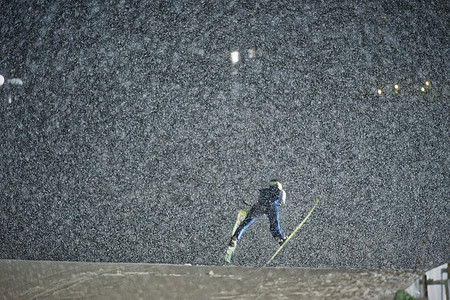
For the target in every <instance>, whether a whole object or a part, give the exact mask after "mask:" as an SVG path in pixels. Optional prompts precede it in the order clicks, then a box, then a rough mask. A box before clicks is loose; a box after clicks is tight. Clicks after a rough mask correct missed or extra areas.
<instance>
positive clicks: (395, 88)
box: [394, 84, 399, 94]
mask: <svg viewBox="0 0 450 300" xmlns="http://www.w3.org/2000/svg"><path fill="white" fill-rule="evenodd" d="M398 89H399V86H398V84H394V93H395V94H398Z"/></svg>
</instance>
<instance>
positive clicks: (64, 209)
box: [0, 0, 450, 269]
mask: <svg viewBox="0 0 450 300" xmlns="http://www.w3.org/2000/svg"><path fill="white" fill-rule="evenodd" d="M58 2H60V1H58ZM273 2H276V3H273ZM0 4H1V12H0V74H2V75H3V76H4V77H5V78H6V79H7V80H8V79H11V78H20V79H21V80H22V81H23V85H17V84H16V85H14V84H13V83H14V82H11V81H9V82H6V83H5V85H3V86H2V87H1V88H0V99H1V104H0V109H1V114H0V141H1V147H0V258H4V259H5V258H13V259H31V260H76V261H106V262H149V263H173V264H183V263H191V264H208V265H215V264H217V265H221V264H223V256H224V254H225V247H226V244H227V243H228V240H229V236H230V233H231V232H230V231H231V229H232V226H233V224H234V221H235V217H236V213H237V210H238V209H240V208H244V205H243V204H242V200H243V199H248V198H249V197H251V195H252V193H253V192H254V190H255V189H258V188H260V187H262V186H265V185H267V180H269V179H271V178H273V177H276V178H278V179H279V180H280V181H281V182H282V183H283V184H284V187H285V190H286V192H287V205H286V206H285V207H282V208H280V214H281V216H280V219H281V226H282V229H283V230H284V231H285V233H289V232H290V231H292V230H293V229H294V228H295V227H296V225H297V224H298V223H299V222H300V221H301V219H302V218H303V217H304V216H305V215H306V213H307V212H308V210H309V209H310V207H311V205H312V202H313V200H314V198H316V197H319V198H320V202H319V205H318V207H317V208H316V210H315V211H314V213H313V215H312V216H311V217H310V219H309V220H308V221H307V223H305V225H304V227H303V228H302V229H301V230H300V231H299V232H298V233H297V235H296V236H295V238H294V239H292V240H291V241H290V242H289V244H287V245H286V247H285V248H284V249H283V251H282V252H281V253H280V255H279V256H278V257H277V259H276V260H275V261H274V263H275V265H277V266H296V267H297V266H299V267H330V268H423V269H425V268H430V267H431V266H436V265H439V264H442V263H444V262H448V261H449V260H450V257H449V249H450V244H449V238H448V237H449V236H450V229H449V228H450V224H449V215H450V208H449V200H450V199H449V183H450V182H449V153H450V151H449V142H448V141H449V137H450V136H449V128H450V126H449V125H450V124H449V115H450V114H449V112H450V110H449V97H448V86H449V80H448V70H449V53H448V49H449V48H448V45H449V34H448V32H449V31H448V28H449V24H448V15H449V2H448V1H338V2H336V1H316V0H314V1H302V3H299V2H297V1H295V2H294V1H292V3H291V2H288V1H189V2H188V1H185V2H182V1H177V2H172V3H168V2H166V1H135V2H133V1H94V0H90V1H83V4H74V3H55V1H49V2H46V1H0ZM249 49H253V50H254V53H255V57H253V58H252V57H250V56H249V55H248V51H249ZM232 51H239V52H240V55H241V61H240V62H239V63H238V64H236V65H233V64H232V63H231V61H230V53H231V52H232ZM427 80H428V81H429V82H430V83H431V85H430V86H429V87H426V90H425V92H420V87H421V86H424V83H425V81H427ZM394 84H399V86H400V89H399V92H398V93H394V90H393V85H394ZM377 89H382V90H383V93H382V94H381V95H377ZM9 99H11V101H10V100H9ZM276 248H277V244H276V243H275V241H274V240H273V239H272V238H271V236H270V234H269V231H268V222H267V220H266V219H265V218H262V219H261V220H259V221H258V222H256V223H255V224H254V225H253V226H252V227H251V228H250V229H249V230H248V231H247V232H246V233H245V234H244V237H243V239H242V241H241V243H240V244H239V246H238V249H237V251H236V254H235V258H234V259H235V260H234V262H235V264H237V265H248V266H251V265H262V264H263V263H264V262H265V261H266V260H267V259H268V258H269V257H270V256H271V254H272V253H273V252H274V251H275V250H276Z"/></svg>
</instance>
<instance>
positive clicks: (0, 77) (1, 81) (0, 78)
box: [0, 75, 5, 86]
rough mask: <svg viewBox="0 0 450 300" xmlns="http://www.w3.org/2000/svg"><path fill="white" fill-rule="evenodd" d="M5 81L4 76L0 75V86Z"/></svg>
mask: <svg viewBox="0 0 450 300" xmlns="http://www.w3.org/2000/svg"><path fill="white" fill-rule="evenodd" d="M4 83H5V77H3V76H2V75H0V86H2V85H3V84H4Z"/></svg>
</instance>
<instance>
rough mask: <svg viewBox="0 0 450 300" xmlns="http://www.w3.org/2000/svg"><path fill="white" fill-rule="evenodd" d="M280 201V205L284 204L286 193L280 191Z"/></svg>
mask: <svg viewBox="0 0 450 300" xmlns="http://www.w3.org/2000/svg"><path fill="white" fill-rule="evenodd" d="M278 197H279V199H280V204H283V205H284V204H286V192H285V191H284V190H281V191H280V194H279V195H278Z"/></svg>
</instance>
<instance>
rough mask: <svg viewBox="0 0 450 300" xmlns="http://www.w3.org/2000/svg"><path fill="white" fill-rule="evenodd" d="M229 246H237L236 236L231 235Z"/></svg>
mask: <svg viewBox="0 0 450 300" xmlns="http://www.w3.org/2000/svg"><path fill="white" fill-rule="evenodd" d="M229 246H230V247H233V248H235V247H236V246H237V238H236V237H235V236H233V237H231V240H230V244H229Z"/></svg>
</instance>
